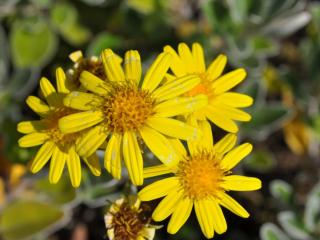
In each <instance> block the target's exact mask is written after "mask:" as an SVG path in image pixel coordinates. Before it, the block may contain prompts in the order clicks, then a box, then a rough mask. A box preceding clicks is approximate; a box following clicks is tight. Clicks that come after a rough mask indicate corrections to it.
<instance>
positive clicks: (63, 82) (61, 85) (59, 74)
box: [56, 67, 70, 94]
mask: <svg viewBox="0 0 320 240" xmlns="http://www.w3.org/2000/svg"><path fill="white" fill-rule="evenodd" d="M56 79H57V88H58V92H59V93H65V94H67V93H69V92H70V91H69V89H68V88H67V77H66V74H65V73H64V71H63V69H62V68H61V67H59V68H57V70H56Z"/></svg>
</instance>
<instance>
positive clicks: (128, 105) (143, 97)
mask: <svg viewBox="0 0 320 240" xmlns="http://www.w3.org/2000/svg"><path fill="white" fill-rule="evenodd" d="M154 103H155V102H154V100H153V98H152V97H151V96H150V94H149V93H148V92H147V91H144V90H141V89H137V88H134V87H131V86H116V87H114V89H113V91H112V93H111V94H110V95H109V96H108V97H107V98H106V100H105V104H104V107H103V110H104V114H105V118H106V125H107V128H108V129H109V130H110V131H113V132H119V133H124V132H125V131H128V130H133V131H137V130H138V129H140V128H141V127H142V126H143V125H144V123H145V122H146V120H147V119H148V117H150V116H151V115H153V114H154V110H153V108H154Z"/></svg>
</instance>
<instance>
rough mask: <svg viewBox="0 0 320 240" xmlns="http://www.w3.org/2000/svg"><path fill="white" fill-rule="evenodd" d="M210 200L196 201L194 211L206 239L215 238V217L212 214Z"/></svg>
mask: <svg viewBox="0 0 320 240" xmlns="http://www.w3.org/2000/svg"><path fill="white" fill-rule="evenodd" d="M209 201H210V200H196V201H195V202H194V209H195V212H196V216H197V219H198V222H199V225H200V228H201V230H202V233H203V234H204V235H205V236H206V238H213V236H214V228H213V225H214V221H215V219H214V217H215V216H213V214H212V213H210V202H209Z"/></svg>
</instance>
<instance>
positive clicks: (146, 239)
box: [137, 227, 156, 240]
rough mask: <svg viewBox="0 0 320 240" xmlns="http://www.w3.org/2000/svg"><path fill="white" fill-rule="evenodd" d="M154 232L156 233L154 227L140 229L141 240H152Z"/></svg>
mask: <svg viewBox="0 0 320 240" xmlns="http://www.w3.org/2000/svg"><path fill="white" fill-rule="evenodd" d="M155 233H156V229H155V228H154V227H150V228H144V229H143V230H142V236H141V237H142V238H141V240H153V239H154V236H155ZM139 237H140V236H139ZM137 240H139V239H137Z"/></svg>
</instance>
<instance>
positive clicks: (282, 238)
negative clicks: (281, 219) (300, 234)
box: [260, 223, 289, 240]
mask: <svg viewBox="0 0 320 240" xmlns="http://www.w3.org/2000/svg"><path fill="white" fill-rule="evenodd" d="M260 238H261V240H289V238H288V237H287V236H286V235H285V233H284V232H283V231H282V230H280V229H279V228H278V227H277V226H276V225H274V224H273V223H265V224H263V225H262V227H261V228H260Z"/></svg>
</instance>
